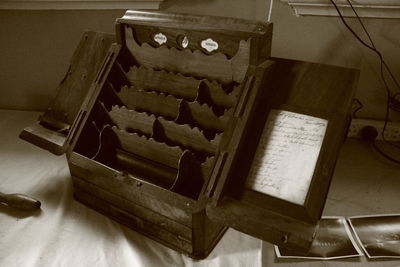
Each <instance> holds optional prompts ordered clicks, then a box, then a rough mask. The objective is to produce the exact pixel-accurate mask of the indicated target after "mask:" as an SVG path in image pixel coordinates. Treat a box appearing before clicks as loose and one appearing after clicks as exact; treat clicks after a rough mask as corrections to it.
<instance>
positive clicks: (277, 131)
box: [247, 110, 328, 205]
mask: <svg viewBox="0 0 400 267" xmlns="http://www.w3.org/2000/svg"><path fill="white" fill-rule="evenodd" d="M327 124H328V122H327V121H326V120H324V119H321V118H316V117H312V116H308V115H303V114H298V113H293V112H289V111H284V110H271V111H270V114H269V116H268V120H267V122H266V124H265V127H264V130H263V133H262V136H261V139H260V142H259V144H258V148H257V151H256V155H255V157H254V159H253V164H252V167H251V170H250V172H249V177H248V179H247V188H250V189H252V190H255V191H258V192H261V193H264V194H268V195H270V196H274V197H277V198H280V199H284V200H287V201H290V202H293V203H296V204H300V205H303V204H304V201H305V198H306V196H307V193H308V189H309V187H310V183H311V179H312V176H313V174H314V169H315V166H316V163H317V159H318V155H319V152H320V150H321V146H322V141H323V139H324V136H325V131H326V127H327Z"/></svg>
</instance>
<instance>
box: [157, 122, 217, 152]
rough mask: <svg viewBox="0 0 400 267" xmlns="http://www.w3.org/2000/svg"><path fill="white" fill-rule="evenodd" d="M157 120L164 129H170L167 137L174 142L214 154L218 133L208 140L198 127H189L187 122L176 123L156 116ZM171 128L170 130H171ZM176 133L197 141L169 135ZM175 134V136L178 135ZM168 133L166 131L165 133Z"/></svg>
mask: <svg viewBox="0 0 400 267" xmlns="http://www.w3.org/2000/svg"><path fill="white" fill-rule="evenodd" d="M157 120H158V122H159V123H160V124H161V125H162V127H164V130H165V131H170V132H169V133H170V136H169V137H168V138H169V140H171V141H172V142H174V143H179V144H181V145H182V146H184V147H188V148H192V149H194V150H196V151H204V152H207V153H212V154H214V153H215V152H216V150H217V148H218V145H219V142H220V139H221V138H220V137H219V136H220V135H221V134H217V135H216V137H215V138H214V139H213V140H211V141H210V140H208V139H207V138H206V136H205V135H204V132H203V131H201V130H200V129H199V128H198V127H193V128H192V127H190V125H188V124H177V123H175V122H173V121H169V120H166V119H164V118H157ZM171 129H172V130H171ZM176 133H179V134H182V133H183V135H184V136H187V137H188V139H190V140H196V141H197V142H185V140H184V138H176V139H173V138H172V139H171V135H172V136H174V135H175V134H176ZM179 134H176V137H178V136H179ZM167 135H168V133H167Z"/></svg>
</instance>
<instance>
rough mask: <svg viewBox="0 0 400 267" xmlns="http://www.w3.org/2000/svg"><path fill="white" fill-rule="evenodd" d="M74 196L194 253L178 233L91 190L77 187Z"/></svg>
mask: <svg viewBox="0 0 400 267" xmlns="http://www.w3.org/2000/svg"><path fill="white" fill-rule="evenodd" d="M74 197H75V198H76V199H77V200H78V201H80V202H82V203H84V204H85V205H87V206H89V207H91V208H93V209H95V210H97V211H98V212H100V213H102V214H104V215H106V216H108V217H109V218H111V219H113V220H115V221H117V222H119V223H121V224H123V225H125V226H127V227H129V228H131V229H133V230H136V231H138V232H140V233H142V234H144V235H146V236H148V237H149V238H152V239H154V240H156V241H158V242H160V243H162V244H164V245H166V246H168V247H170V248H172V249H174V250H177V251H179V252H181V253H184V254H188V255H191V254H192V242H191V240H188V239H186V238H184V237H182V236H180V235H178V234H176V233H173V232H170V229H169V228H167V227H164V226H163V225H159V224H157V223H155V222H152V221H147V220H146V219H144V218H142V217H141V216H140V214H135V213H132V212H129V211H126V210H124V209H122V208H121V207H118V206H116V205H115V203H113V202H107V201H105V200H104V198H102V197H101V198H99V197H96V196H95V195H93V193H92V192H91V191H90V193H89V192H88V191H85V190H82V188H80V187H75V193H74Z"/></svg>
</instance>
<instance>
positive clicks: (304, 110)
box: [206, 59, 358, 252]
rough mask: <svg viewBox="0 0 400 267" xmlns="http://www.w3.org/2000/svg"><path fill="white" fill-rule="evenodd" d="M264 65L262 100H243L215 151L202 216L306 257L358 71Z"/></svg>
mask: <svg viewBox="0 0 400 267" xmlns="http://www.w3.org/2000/svg"><path fill="white" fill-rule="evenodd" d="M272 60H273V61H274V64H273V65H272V66H271V67H270V70H269V71H268V74H267V75H266V77H267V78H266V81H265V82H264V85H261V86H264V87H265V88H266V89H267V88H268V89H267V90H265V92H268V91H269V93H264V94H263V95H259V96H257V97H252V96H250V97H249V99H248V100H247V102H248V105H247V106H246V108H245V110H244V111H243V112H241V114H243V115H241V116H238V117H237V120H236V123H235V125H234V126H233V128H234V132H233V134H232V136H235V138H231V141H230V143H229V144H227V145H226V146H225V147H222V148H221V150H220V154H219V156H218V158H217V161H216V165H215V167H214V171H213V174H212V176H211V178H210V180H209V184H208V186H207V190H206V194H207V196H208V197H209V198H210V202H209V203H208V205H207V216H209V218H210V219H211V220H213V221H218V222H220V223H223V224H225V225H227V226H230V227H232V228H234V229H236V230H239V231H241V232H244V233H247V234H249V235H252V236H255V237H258V238H260V239H263V240H266V241H269V242H271V243H274V244H276V245H279V246H281V247H285V248H287V249H292V250H296V251H299V252H301V251H303V252H307V250H308V249H309V247H310V246H311V243H312V240H313V237H314V233H315V230H316V227H317V223H318V220H319V219H320V216H321V213H322V210H323V207H324V204H325V199H326V196H327V193H328V189H329V185H330V181H331V178H332V174H333V170H334V166H335V162H336V158H337V155H338V152H339V147H340V145H341V143H342V141H343V140H344V137H345V135H346V130H347V126H348V122H349V119H350V116H349V111H350V107H351V102H352V98H353V94H354V91H355V90H354V89H355V85H356V82H357V80H358V71H357V70H354V69H347V68H341V67H334V66H328V65H322V64H314V63H306V62H300V61H294V60H284V59H272ZM269 89H272V90H273V91H271V90H269ZM239 101H240V100H239Z"/></svg>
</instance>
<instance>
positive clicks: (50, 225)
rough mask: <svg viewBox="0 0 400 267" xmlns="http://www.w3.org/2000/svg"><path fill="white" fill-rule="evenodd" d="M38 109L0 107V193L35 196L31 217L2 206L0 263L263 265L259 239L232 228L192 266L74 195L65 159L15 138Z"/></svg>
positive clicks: (42, 265) (7, 266)
mask: <svg viewBox="0 0 400 267" xmlns="http://www.w3.org/2000/svg"><path fill="white" fill-rule="evenodd" d="M39 115H40V112H28V111H10V110H0V131H1V136H0V192H2V193H23V194H27V195H30V196H32V197H35V198H37V199H39V200H40V201H41V202H42V208H41V210H40V211H39V212H36V213H33V214H32V213H29V212H22V211H17V210H14V209H11V208H9V207H7V206H4V205H1V204H0V237H1V238H0V266H2V267H3V266H4V267H14V266H18V267H24V266H36V267H46V266H52V267H53V266H68V267H70V266H72V267H78V266H99V267H100V266H107V267H110V266H118V267H119V266H135V267H139V266H207V267H208V266H229V267H232V266H240V267H245V266H248V267H256V266H261V265H262V264H261V241H260V240H258V239H255V238H253V237H250V236H248V235H245V234H242V233H240V232H237V231H235V230H232V229H229V230H228V231H227V232H226V234H225V235H224V237H223V238H222V239H221V240H220V242H219V243H218V245H217V246H216V248H215V249H214V250H213V252H212V253H211V254H210V255H209V257H208V258H206V259H205V260H202V261H194V260H192V259H190V258H188V257H186V256H183V255H181V254H179V253H177V252H175V251H173V250H171V249H169V248H166V247H164V246H163V245H161V244H159V243H157V242H155V241H153V240H150V239H148V238H146V237H144V236H142V235H141V234H139V233H136V232H134V231H132V230H130V229H128V228H126V227H124V226H121V225H120V224H118V223H116V222H114V221H112V220H110V219H108V218H107V217H105V216H103V215H101V214H99V213H97V212H96V211H94V210H91V209H89V208H87V207H86V206H84V205H82V204H80V203H79V202H77V201H75V200H74V199H73V198H72V193H73V192H72V183H71V176H70V172H69V169H68V165H67V160H66V158H65V156H55V155H53V154H51V153H49V152H47V151H45V150H42V149H40V148H38V147H36V146H34V145H31V144H29V143H27V142H25V141H23V140H20V139H19V138H18V135H19V133H20V132H21V130H22V129H23V128H24V127H25V126H27V125H29V124H32V123H34V122H35V121H36V119H37V118H38V116H39Z"/></svg>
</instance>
